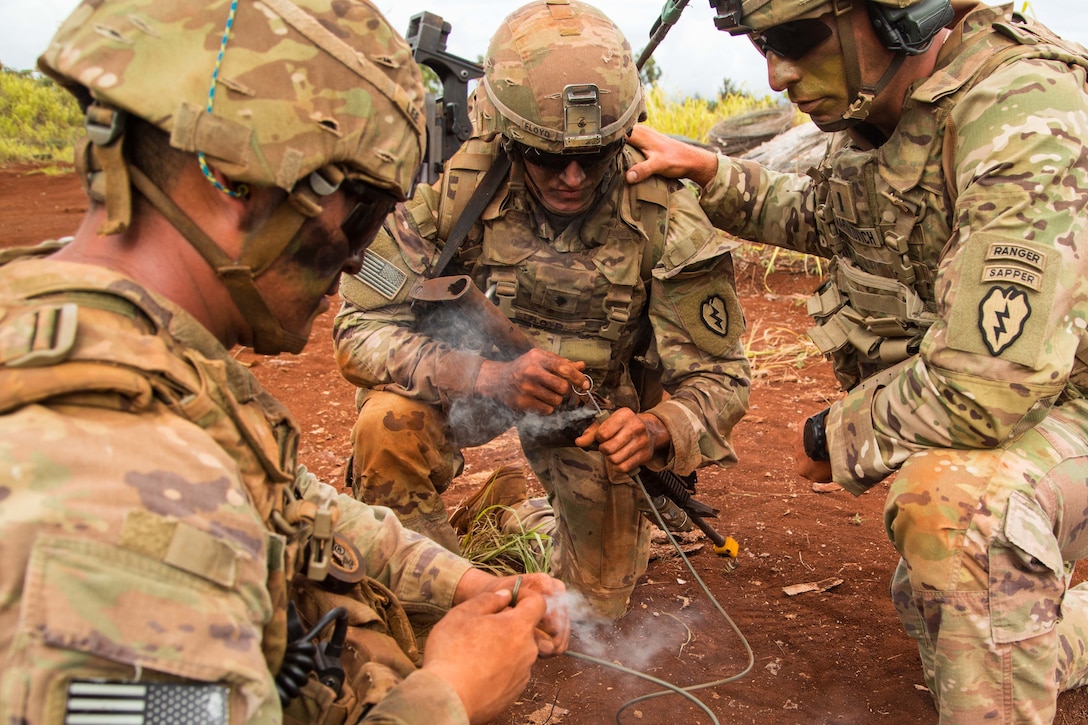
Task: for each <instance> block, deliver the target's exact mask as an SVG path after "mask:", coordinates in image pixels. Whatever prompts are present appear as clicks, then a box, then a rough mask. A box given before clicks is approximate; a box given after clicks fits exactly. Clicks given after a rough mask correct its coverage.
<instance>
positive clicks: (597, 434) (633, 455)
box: [574, 408, 672, 473]
mask: <svg viewBox="0 0 1088 725" xmlns="http://www.w3.org/2000/svg"><path fill="white" fill-rule="evenodd" d="M671 442H672V438H671V437H670V436H669V431H668V429H666V428H665V425H664V424H663V423H662V422H661V421H660V420H658V418H657V417H656V416H654V415H651V414H650V413H636V412H635V411H633V410H631V409H630V408H618V409H616V410H615V411H613V412H612V414H611V415H609V416H608V417H607V418H605V419H604V420H603V421H600V422H594V423H592V424H591V425H590V426H589V427H588V428H586V430H585V432H584V433H582V435H580V436H579V437H578V438H576V439H575V440H574V444H575V445H576V446H580V447H582V448H592V447H593V446H596V447H597V449H598V450H599V451H600V452H601V453H602V454H603V455H604V457H605V458H606V459H608V462H609V463H610V464H612V466H614V467H615V468H616V470H619V471H622V472H623V473H630V472H631V471H633V470H635V469H636V468H638V467H639V466H642V465H645V464H646V463H649V462H650V460H651V459H652V458H653V457H654V452H655V451H657V450H658V449H660V448H666V447H667V446H668V445H669V444H670V443H671Z"/></svg>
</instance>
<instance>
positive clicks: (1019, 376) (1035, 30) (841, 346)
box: [703, 5, 1088, 724]
mask: <svg viewBox="0 0 1088 725" xmlns="http://www.w3.org/2000/svg"><path fill="white" fill-rule="evenodd" d="M1086 68H1088V57H1086V54H1085V51H1084V50H1083V49H1082V48H1079V46H1074V45H1072V44H1069V43H1066V42H1064V41H1062V40H1060V39H1058V38H1056V37H1055V36H1054V35H1053V34H1052V33H1051V32H1050V31H1048V30H1047V29H1046V28H1043V27H1040V26H1037V25H1033V24H1031V23H1028V22H1026V21H1022V20H1019V19H1014V18H1013V16H1012V14H1011V8H1010V7H1005V8H990V7H987V6H984V5H980V6H977V7H975V8H974V9H972V10H971V11H970V12H969V13H968V14H966V15H965V16H964V17H963V19H962V20H961V22H960V23H959V24H958V25H956V27H955V28H954V29H953V30H952V31H951V35H950V36H949V37H948V38H947V40H945V41H944V43H943V45H942V47H941V49H940V53H939V55H938V58H937V64H936V69H935V71H934V72H933V73H932V74H931V75H930V76H929V77H928V78H925V79H922V80H920V81H918V82H916V83H915V84H914V85H913V86H912V87H911V88H910V89H909V91H908V94H907V97H906V99H905V103H904V106H903V110H902V117H901V120H900V122H899V124H898V125H897V127H896V128H895V130H894V132H893V133H892V135H891V137H890V138H887V139H884V140H883V143H879V139H875V140H874V141H875V143H866V142H865V141H864V139H865V137H866V133H865V131H866V129H865V128H864V127H859V128H857V129H854V130H853V131H852V132H851V136H847V135H845V134H839V135H837V136H835V137H833V138H832V140H831V141H830V147H829V153H828V155H827V156H826V158H825V160H824V161H823V162H822V163H821V164H820V166H819V168H818V169H816V170H815V171H814V172H812V173H811V175H810V176H802V175H795V174H778V173H773V172H770V171H767V170H764V169H761V168H759V167H758V166H756V165H754V164H749V163H745V162H741V161H732V160H725V159H723V160H721V163H720V164H719V169H718V175H717V179H716V180H715V181H714V182H713V183H712V184H710V186H709V187H708V189H707V190H706V191H707V193H706V195H705V196H704V197H703V205H704V208H705V209H707V210H708V213H710V214H711V216H712V218H713V219H714V221H715V223H717V224H720V225H722V226H723V227H724V228H726V229H728V230H730V231H733V232H735V233H737V234H738V235H740V236H743V237H746V238H749V239H758V240H759V241H762V242H769V243H772V244H776V245H779V246H784V247H788V248H791V249H796V250H799V251H803V252H808V253H813V254H819V255H822V256H825V257H833V262H832V264H831V266H830V267H829V270H830V273H829V279H828V281H827V283H826V284H825V285H824V286H823V287H821V289H820V290H819V291H818V294H817V296H816V297H815V298H813V300H811V301H810V305H809V311H810V313H811V314H812V315H813V316H814V318H815V320H816V323H817V326H816V327H815V328H813V330H812V331H811V332H810V335H811V336H812V338H813V340H814V342H815V343H816V344H817V345H818V346H819V347H820V349H821V350H823V351H824V352H825V353H827V354H828V355H830V356H831V358H832V360H833V363H834V365H835V370H836V373H837V375H838V377H839V379H840V381H841V382H842V384H843V387H844V388H845V389H847V391H848V392H847V394H846V396H845V398H844V399H843V400H841V401H839V402H837V403H835V404H834V405H832V406H831V409H830V412H829V414H828V416H827V433H828V442H829V449H830V450H829V452H830V458H831V466H832V471H833V476H834V480H835V481H836V482H838V483H839V484H841V485H842V486H843V487H845V488H847V489H848V490H850V491H852V492H854V493H855V494H859V493H861V492H863V491H865V490H866V489H867V488H868V487H870V486H872V485H873V484H875V483H877V482H879V481H881V480H883V479H884V478H886V477H887V476H889V474H890V473H892V472H893V471H897V475H896V476H895V478H894V481H893V482H892V483H891V485H890V487H889V492H888V497H887V500H886V503H885V509H884V524H885V528H886V531H887V534H888V536H889V538H890V539H891V541H892V543H893V544H894V545H895V547H896V549H897V550H898V552H899V553H900V555H901V557H902V558H901V560H900V563H899V566H898V568H897V570H896V573H895V575H894V576H893V579H892V585H891V594H892V601H893V604H894V606H895V608H896V611H897V613H898V614H899V617H900V619H901V621H902V623H903V625H904V628H905V630H906V631H907V633H908V634H909V635H910V636H911V637H913V638H914V639H915V640H916V642H917V643H918V647H919V653H920V655H921V659H922V667H923V674H924V676H925V680H926V685H927V686H928V687H929V690H930V692H931V693H932V694H933V697H934V700H935V703H936V705H937V709H938V712H939V714H940V721H941V723H942V724H945V723H949V724H951V723H968V722H972V723H973V722H983V721H985V722H1005V723H1011V722H1039V723H1047V722H1051V721H1052V720H1053V718H1054V715H1055V707H1056V705H1055V703H1056V700H1057V694H1058V692H1059V691H1061V690H1064V689H1069V688H1073V687H1078V686H1081V685H1083V684H1084V683H1085V682H1086V681H1088V588H1086V587H1085V586H1084V585H1078V586H1076V587H1070V586H1069V582H1070V579H1069V577H1070V575H1071V572H1072V569H1073V563H1074V562H1075V561H1077V560H1079V559H1083V558H1085V557H1086V556H1088V531H1086V526H1085V524H1086V523H1088V519H1086V513H1085V512H1086V511H1088V485H1086V481H1088V401H1086V400H1085V399H1084V392H1085V391H1086V390H1088V367H1086V363H1088V335H1086V330H1088V163H1086V158H1088V144H1086V140H1088V91H1086V86H1085V80H1086Z"/></svg>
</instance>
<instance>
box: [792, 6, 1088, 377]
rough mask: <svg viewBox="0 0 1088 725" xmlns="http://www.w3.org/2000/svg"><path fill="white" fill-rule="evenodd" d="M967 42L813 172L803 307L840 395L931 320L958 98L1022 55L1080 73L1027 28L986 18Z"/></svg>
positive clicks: (947, 214) (1076, 53) (1069, 48)
mask: <svg viewBox="0 0 1088 725" xmlns="http://www.w3.org/2000/svg"><path fill="white" fill-rule="evenodd" d="M990 12H991V13H992V14H993V17H994V19H995V22H994V23H993V25H992V28H991V29H989V30H984V31H982V32H979V33H977V34H975V35H973V36H971V37H969V38H967V39H966V41H965V42H966V45H965V47H964V48H962V49H959V51H958V52H957V54H956V56H955V57H954V58H953V59H952V61H951V62H950V63H949V64H948V65H947V66H944V67H942V68H940V69H939V70H938V71H937V72H936V73H934V75H933V76H931V77H930V78H929V79H928V80H927V81H925V82H924V83H923V84H922V85H921V86H919V87H918V88H917V89H916V90H915V91H914V92H913V93H912V94H911V95H910V96H909V97H908V98H907V100H906V103H905V104H904V107H903V113H902V118H901V120H900V121H899V123H898V125H897V126H896V130H895V132H894V133H893V135H892V136H891V137H890V138H889V139H888V140H887V141H886V142H885V143H884V144H883V145H881V146H880V147H878V148H875V149H872V150H859V149H857V148H854V147H852V146H849V145H848V143H849V139H848V138H847V136H846V135H845V134H839V135H838V136H837V137H836V139H835V141H834V142H833V144H832V146H831V148H830V149H829V151H828V154H827V155H826V156H825V157H824V160H823V161H822V162H821V163H820V165H819V167H818V168H817V169H815V170H813V171H812V172H810V173H811V174H812V176H813V178H814V179H815V183H816V194H815V198H816V223H817V227H818V230H819V233H820V237H821V240H822V243H824V244H826V245H827V246H828V247H829V248H830V249H829V251H830V252H831V254H832V255H833V259H832V262H831V264H830V266H829V271H828V279H827V281H826V282H825V283H824V285H823V286H821V288H820V289H819V290H818V291H817V293H816V295H815V296H814V297H813V298H811V299H810V300H809V307H808V311H809V314H810V315H811V316H812V317H813V318H814V319H815V321H816V327H814V328H812V329H811V330H809V335H810V337H811V338H812V340H813V342H814V343H815V344H816V345H817V347H819V349H820V350H821V352H823V353H825V354H829V355H831V356H832V359H833V362H834V365H835V372H836V375H837V376H838V378H839V382H840V383H841V384H842V385H843V388H844V389H847V390H848V389H850V388H852V387H853V386H854V385H856V384H857V383H858V382H859V381H860V380H863V379H865V378H866V377H869V376H870V375H871V374H873V373H874V372H876V371H877V370H880V369H882V368H885V367H887V366H889V365H892V364H895V363H897V362H899V361H901V360H904V359H906V358H907V357H909V356H910V355H913V354H914V353H916V352H917V351H918V349H919V347H920V345H921V341H922V337H923V336H924V335H925V332H926V330H927V329H928V328H929V327H930V325H932V324H933V322H934V321H935V320H936V311H937V306H936V300H935V294H934V279H935V277H936V271H937V265H938V263H939V261H940V257H941V253H942V250H943V249H944V246H945V245H946V244H947V242H948V240H949V239H951V238H952V236H953V231H954V230H953V228H952V226H951V224H952V221H953V219H952V216H953V209H954V205H955V190H954V189H953V184H952V180H951V173H950V171H951V170H950V169H946V168H945V167H944V164H945V163H951V161H952V159H953V157H954V153H955V142H956V138H955V132H952V133H946V127H947V123H948V118H949V115H950V114H951V112H952V109H954V108H955V107H956V105H957V103H958V102H959V100H960V99H961V98H962V97H963V95H964V94H966V93H967V92H968V91H970V90H971V88H972V87H974V86H975V85H976V84H977V83H979V82H980V81H981V80H983V79H985V78H986V77H988V76H989V75H990V74H991V73H993V71H994V70H996V69H997V68H999V67H1001V66H1003V65H1005V64H1008V63H1012V62H1015V61H1017V60H1020V59H1024V58H1045V59H1054V60H1060V61H1062V62H1065V63H1067V64H1070V65H1073V64H1076V65H1080V66H1084V67H1086V68H1088V57H1086V56H1085V55H1084V53H1083V49H1080V48H1079V47H1077V46H1074V45H1072V44H1070V43H1067V42H1065V41H1063V40H1061V39H1060V38H1058V37H1057V36H1055V35H1053V34H1052V33H1050V32H1049V31H1047V30H1046V29H1045V28H1043V27H1041V26H1037V25H1034V24H1031V23H1026V22H1020V21H1019V19H1017V20H1016V21H1013V22H996V20H1000V17H1001V16H1000V11H999V10H998V9H990Z"/></svg>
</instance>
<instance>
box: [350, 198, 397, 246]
mask: <svg viewBox="0 0 1088 725" xmlns="http://www.w3.org/2000/svg"><path fill="white" fill-rule="evenodd" d="M344 189H345V190H346V191H347V193H348V195H349V198H351V199H353V200H354V201H355V206H354V207H353V208H352V210H351V211H350V212H348V215H347V218H345V219H344V223H343V224H341V225H340V231H342V232H343V233H344V236H345V237H346V238H347V240H348V247H349V250H350V253H351V255H352V256H358V255H360V254H362V252H363V250H364V249H366V248H367V247H368V246H370V243H371V242H372V241H374V237H376V236H378V231H379V230H381V228H382V224H384V223H385V218H386V217H387V216H389V213H390V212H391V211H393V207H395V206H396V205H397V199H396V197H394V196H393V195H392V194H390V193H389V192H388V191H384V190H382V189H378V188H376V187H373V186H371V185H370V184H365V183H362V182H358V181H345V182H344Z"/></svg>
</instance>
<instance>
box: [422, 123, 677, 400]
mask: <svg viewBox="0 0 1088 725" xmlns="http://www.w3.org/2000/svg"><path fill="white" fill-rule="evenodd" d="M496 144H497V142H492V143H485V142H482V141H478V140H474V141H470V142H469V143H468V144H466V146H465V147H464V150H463V151H461V152H460V153H458V154H457V155H455V156H454V157H453V158H451V159H450V161H449V162H448V164H447V170H446V172H445V176H444V178H443V194H442V200H443V202H444V203H443V204H442V205H441V208H440V210H439V216H438V222H437V232H438V237H439V238H440V239H445V238H446V235H448V233H449V228H450V227H451V226H452V223H453V220H455V219H457V218H458V217H459V215H460V210H461V209H462V208H463V207H464V204H466V203H467V199H468V197H469V196H471V193H472V191H473V190H475V188H476V186H477V185H478V183H479V181H480V179H481V178H482V176H483V173H484V171H486V169H487V168H488V166H489V163H488V162H489V160H490V159H491V158H493V154H494V149H495V145H496ZM640 158H641V157H640V156H638V155H637V151H635V150H634V149H632V148H629V147H628V148H626V149H624V152H623V159H622V164H621V168H620V171H618V172H617V173H616V175H615V177H613V179H612V182H611V184H610V185H608V189H607V191H606V192H605V194H604V196H603V198H601V199H600V200H599V201H598V203H597V205H596V206H594V207H593V209H591V210H590V212H588V213H587V214H585V215H583V216H582V217H581V218H582V219H585V218H588V217H593V216H597V214H596V212H597V211H599V210H601V209H602V207H604V208H605V209H606V211H607V207H609V206H611V207H612V208H613V210H614V213H611V214H608V213H604V214H601V215H600V216H606V217H608V221H607V223H606V224H604V225H603V226H602V227H601V229H600V232H599V233H598V234H597V236H596V238H594V239H591V240H585V241H587V242H589V244H588V245H587V248H584V249H581V250H578V251H568V252H563V251H559V250H557V249H556V246H555V244H553V243H552V242H551V241H550V240H547V239H543V238H541V237H540V236H538V235H537V233H536V223H535V221H534V215H533V212H532V210H531V209H530V206H529V205H530V203H531V202H530V201H529V197H528V193H527V191H526V189H525V185H524V167H523V166H522V165H521V164H516V163H515V164H514V165H513V167H512V169H511V172H510V177H509V180H508V182H507V186H506V188H507V190H508V193H506V195H505V197H504V196H503V192H502V191H501V190H500V193H499V195H498V196H497V198H496V200H495V201H494V202H493V203H492V204H491V205H490V206H489V207H488V208H487V209H486V210H485V211H484V213H483V215H482V219H481V220H480V221H479V222H478V223H477V224H476V225H475V226H474V227H473V230H472V231H471V232H470V234H469V238H468V240H467V241H466V243H465V244H464V245H463V247H462V251H461V253H460V254H459V256H458V257H457V258H455V264H456V265H457V266H458V267H459V268H460V271H462V272H463V273H465V274H468V275H469V276H471V277H472V279H473V281H474V282H475V284H476V285H477V286H478V287H479V288H480V289H481V290H484V291H485V292H488V294H489V296H490V297H491V298H492V299H493V300H494V301H495V302H496V304H497V305H498V307H499V309H500V310H502V312H503V313H504V314H505V315H506V316H507V317H508V318H509V319H511V320H515V321H516V322H518V323H519V327H520V328H521V329H522V330H523V331H524V332H525V333H526V334H527V335H528V336H529V337H530V338H531V339H532V340H533V343H534V344H535V345H536V346H537V347H540V348H542V349H545V350H549V351H551V352H554V353H556V354H558V355H561V356H562V357H565V358H568V359H571V360H583V361H585V362H586V367H587V370H586V372H587V374H588V375H590V377H592V378H593V379H594V381H595V382H596V383H598V384H599V387H600V389H601V392H602V394H603V395H606V396H609V397H612V398H613V400H614V402H616V403H617V404H631V405H632V407H635V408H636V409H637V403H636V402H634V401H631V400H630V399H629V398H630V396H631V395H632V394H633V392H634V391H633V389H632V384H631V381H630V378H629V375H628V374H627V365H628V363H629V362H630V360H631V358H632V356H634V355H635V354H638V353H640V352H642V350H640V349H639V348H640V347H643V348H644V347H645V345H646V344H647V343H648V340H649V336H650V335H651V331H650V329H649V325H648V322H647V320H646V317H645V310H646V303H647V298H648V294H649V283H650V272H651V270H652V269H653V267H654V265H655V264H656V263H657V261H658V260H659V259H660V258H661V255H662V254H663V250H664V246H665V235H666V232H667V225H668V209H669V187H668V185H667V182H665V181H664V180H663V179H659V178H656V177H655V178H653V179H651V180H649V181H647V182H644V183H641V184H637V185H628V184H626V183H625V182H624V180H623V178H622V171H623V170H624V169H626V168H628V167H629V166H630V165H631V164H633V163H635V162H637V161H638V160H639V159H640ZM410 206H411V205H410ZM416 208H417V209H418V207H416ZM426 214H427V217H428V218H426V219H424V221H425V222H426V221H430V219H429V215H430V211H429V210H427V212H426ZM413 217H414V218H415V215H413ZM418 221H419V220H418V219H417V222H418ZM577 223H579V221H578V220H575V221H574V222H572V225H573V224H577ZM421 231H423V229H422V227H421ZM567 231H568V232H573V231H574V229H571V228H568V230H567ZM617 395H618V396H619V398H620V399H619V400H615V398H616V396H617ZM621 401H628V402H626V403H624V402H621Z"/></svg>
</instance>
